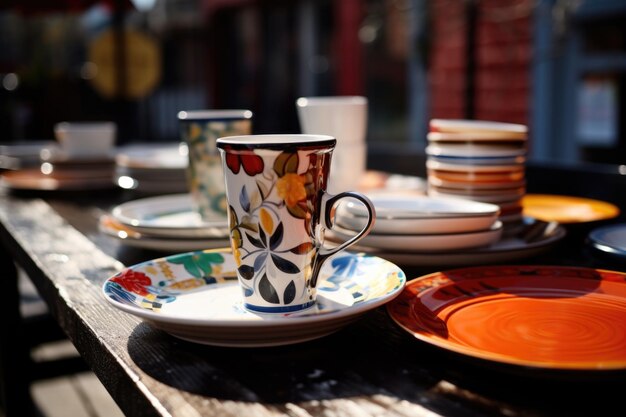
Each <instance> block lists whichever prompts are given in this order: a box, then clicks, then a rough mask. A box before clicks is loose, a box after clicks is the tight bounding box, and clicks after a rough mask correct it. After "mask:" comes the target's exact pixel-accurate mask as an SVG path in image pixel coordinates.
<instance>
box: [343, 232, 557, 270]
mask: <svg viewBox="0 0 626 417" xmlns="http://www.w3.org/2000/svg"><path fill="white" fill-rule="evenodd" d="M565 235H566V231H565V229H564V228H563V227H562V226H558V227H556V228H555V229H554V230H553V231H552V232H551V233H550V234H548V235H545V236H542V237H541V238H540V239H538V240H535V241H533V242H526V241H524V240H523V239H521V238H520V237H517V236H508V237H505V238H502V239H500V240H498V241H496V242H495V243H493V244H492V245H490V246H486V247H484V248H476V249H459V250H454V251H446V252H429V253H425V252H419V251H405V250H381V249H375V248H364V247H359V246H358V245H356V246H355V249H360V250H364V251H366V252H367V253H371V254H373V255H376V256H380V257H382V258H384V259H387V260H389V261H391V262H395V263H397V264H398V265H406V266H417V267H433V268H441V269H446V268H450V267H453V266H454V267H457V266H472V265H487V264H497V263H510V262H514V261H521V260H524V259H528V258H531V257H533V256H537V255H540V254H543V253H545V252H547V251H549V250H550V249H551V248H552V247H553V246H554V245H555V244H557V243H558V242H559V241H560V240H562V239H563V238H564V237H565Z"/></svg>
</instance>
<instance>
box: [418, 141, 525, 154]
mask: <svg viewBox="0 0 626 417" xmlns="http://www.w3.org/2000/svg"><path fill="white" fill-rule="evenodd" d="M426 155H433V156H450V157H452V156H458V157H463V158H469V157H482V158H486V157H491V158H512V157H516V156H525V155H526V148H525V147H520V146H509V145H498V144H494V145H491V144H489V145H484V144H476V143H471V142H469V143H461V144H456V143H455V144H440V143H433V144H430V145H428V146H427V147H426Z"/></svg>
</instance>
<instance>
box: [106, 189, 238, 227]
mask: <svg viewBox="0 0 626 417" xmlns="http://www.w3.org/2000/svg"><path fill="white" fill-rule="evenodd" d="M111 215H112V216H113V217H114V218H115V220H117V221H118V222H120V223H122V224H123V225H125V226H128V227H130V228H132V229H134V230H136V231H137V232H140V233H148V234H151V235H153V236H162V237H164V236H169V237H178V238H180V237H207V238H215V237H223V236H225V235H227V234H228V221H227V219H226V217H224V220H222V221H215V222H203V221H202V219H201V218H200V214H198V213H196V212H195V211H194V210H193V208H192V203H191V196H190V195H189V194H174V195H164V196H158V197H148V198H141V199H138V200H133V201H129V202H127V203H123V204H120V205H119V206H116V207H114V208H113V210H112V211H111Z"/></svg>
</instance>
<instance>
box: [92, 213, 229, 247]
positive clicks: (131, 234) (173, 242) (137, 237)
mask: <svg viewBox="0 0 626 417" xmlns="http://www.w3.org/2000/svg"><path fill="white" fill-rule="evenodd" d="M98 229H99V230H100V232H102V233H104V234H105V235H107V236H110V237H112V238H115V239H117V240H119V241H120V242H121V243H122V244H123V245H125V246H131V247H135V248H142V249H149V250H155V251H162V252H170V253H177V252H179V251H192V250H201V249H213V248H228V247H229V246H230V240H229V239H228V237H223V236H222V237H215V238H193V237H188V238H184V237H180V238H177V237H168V236H154V235H150V234H147V233H140V232H138V231H136V230H134V229H132V228H130V227H127V226H124V225H122V224H120V223H118V222H117V221H116V220H115V219H114V218H113V217H111V216H109V215H108V214H104V215H102V216H100V219H99V223H98Z"/></svg>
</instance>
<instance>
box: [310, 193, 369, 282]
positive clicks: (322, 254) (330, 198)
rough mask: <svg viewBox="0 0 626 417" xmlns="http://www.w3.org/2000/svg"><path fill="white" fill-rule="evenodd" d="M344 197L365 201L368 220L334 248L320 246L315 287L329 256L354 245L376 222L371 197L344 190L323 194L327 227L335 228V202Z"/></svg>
mask: <svg viewBox="0 0 626 417" xmlns="http://www.w3.org/2000/svg"><path fill="white" fill-rule="evenodd" d="M343 198H354V199H355V200H359V201H360V202H361V203H363V205H365V208H366V209H367V222H366V224H365V226H364V227H363V229H361V231H360V232H358V233H357V234H356V235H355V236H353V237H351V238H350V239H348V240H346V241H345V242H343V243H341V244H340V245H337V246H336V247H334V248H325V247H321V248H320V250H319V252H318V253H317V258H316V260H315V262H314V266H313V269H314V271H313V283H312V286H313V287H315V284H316V281H317V276H318V274H319V271H320V269H321V267H322V264H323V263H324V261H325V260H326V259H327V258H328V257H329V256H331V255H334V254H335V253H337V252H339V251H342V250H344V249H346V248H347V247H349V246H352V245H354V244H355V243H356V242H358V241H359V240H361V238H363V237H365V236H366V235H367V234H368V233H369V232H370V231H371V230H372V227H374V222H375V221H376V209H374V204H373V203H372V202H371V201H370V199H369V198H367V197H366V196H364V195H363V194H361V193H357V192H355V191H344V192H342V193H339V194H337V195H330V194H324V195H323V196H322V210H321V212H322V216H323V222H324V225H325V226H326V228H328V229H332V228H333V219H332V216H331V215H332V210H333V207H334V206H335V204H337V202H338V201H339V200H341V199H343Z"/></svg>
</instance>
